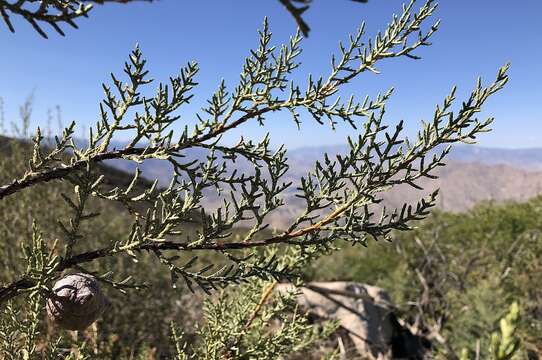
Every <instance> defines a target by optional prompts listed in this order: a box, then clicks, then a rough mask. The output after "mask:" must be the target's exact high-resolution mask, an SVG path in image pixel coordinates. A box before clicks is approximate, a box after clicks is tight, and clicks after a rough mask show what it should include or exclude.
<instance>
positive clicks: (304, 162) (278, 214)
mask: <svg viewBox="0 0 542 360" xmlns="http://www.w3.org/2000/svg"><path fill="white" fill-rule="evenodd" d="M0 140H2V141H0V145H1V144H2V143H5V140H6V138H3V139H0ZM122 146H123V144H122V143H121V142H118V143H117V142H115V143H113V144H112V147H115V148H121V147H122ZM0 148H1V147H0ZM347 150H348V148H347V147H346V146H343V145H337V146H322V147H307V148H299V149H294V150H291V151H289V152H288V163H289V165H290V170H289V171H288V173H287V174H286V176H285V181H293V182H294V185H292V186H291V187H290V189H288V190H287V191H286V192H285V194H284V198H285V202H286V204H287V206H284V207H281V208H279V209H278V210H277V211H275V212H273V213H271V214H270V216H269V222H270V223H271V225H272V226H274V227H277V228H280V227H283V226H284V224H286V223H287V222H289V221H290V220H291V219H292V218H294V217H295V216H297V215H298V214H299V213H300V212H302V210H303V209H304V203H303V201H302V199H299V198H297V197H296V196H295V193H296V186H295V184H296V183H297V181H299V178H300V177H301V176H305V175H306V174H307V172H308V171H310V170H312V169H313V167H314V163H315V161H317V160H321V159H323V154H324V153H328V154H329V155H330V156H334V155H336V154H338V153H345V152H346V151H347ZM437 150H438V149H437ZM4 152H5V149H4ZM206 156H207V151H206V150H203V149H189V150H188V151H187V152H186V158H187V161H189V160H191V159H200V160H201V161H206V160H205V159H206ZM446 162H447V166H445V167H441V168H439V169H437V172H436V174H437V175H438V176H439V178H438V179H436V180H430V179H421V180H420V181H419V182H418V185H420V186H422V187H423V188H424V190H423V191H420V190H416V189H414V188H412V187H409V186H406V185H404V186H400V187H397V188H395V189H393V190H392V191H390V192H389V193H386V194H384V196H383V198H384V203H385V205H386V206H387V207H391V208H393V207H400V206H401V205H402V204H403V203H404V202H407V203H411V204H414V203H416V202H417V201H419V200H420V198H421V197H423V196H425V195H427V194H429V193H430V192H431V191H433V190H434V189H436V188H440V190H441V191H440V196H439V200H438V204H437V206H438V207H439V208H441V209H443V210H446V211H452V212H460V211H465V210H468V209H469V208H471V207H473V206H474V205H476V204H477V203H480V202H481V201H491V200H492V201H497V202H501V201H509V200H518V201H523V200H527V199H529V198H532V197H534V196H536V195H538V194H542V148H537V149H502V148H484V147H479V146H466V145H465V146H462V145H460V146H456V147H454V148H452V151H451V152H450V154H449V156H448V158H447V161H446ZM106 164H107V165H109V166H112V167H114V168H116V169H114V168H111V167H109V166H104V167H103V171H106V172H108V174H109V175H110V177H109V178H110V179H111V182H112V183H114V184H117V185H119V184H122V185H125V184H126V183H127V182H129V181H130V180H131V175H130V174H127V173H126V172H129V173H131V172H133V170H135V168H136V167H138V166H139V167H140V169H141V170H142V171H143V176H144V177H145V178H147V179H158V180H159V182H160V184H161V185H166V184H167V183H169V181H170V180H171V167H170V165H169V164H168V163H167V162H165V161H158V160H150V161H145V162H144V163H143V164H136V163H134V162H130V161H122V160H113V161H107V162H106ZM235 166H236V167H237V169H238V170H239V171H241V172H244V173H251V172H252V171H253V167H252V165H251V164H250V163H249V162H247V161H242V160H241V161H237V162H236V164H235ZM117 169H118V170H117ZM144 184H145V182H144V181H143V182H142V183H141V185H143V186H144ZM147 184H150V183H147ZM218 205H219V202H217V199H216V197H213V196H209V197H208V198H207V199H206V200H205V202H204V204H203V206H204V207H205V208H206V209H207V210H211V209H213V208H215V207H216V206H218Z"/></svg>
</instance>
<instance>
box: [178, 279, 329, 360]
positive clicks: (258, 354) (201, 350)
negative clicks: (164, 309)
mask: <svg viewBox="0 0 542 360" xmlns="http://www.w3.org/2000/svg"><path fill="white" fill-rule="evenodd" d="M275 285H276V282H271V283H269V282H263V281H256V282H251V283H250V284H247V285H243V286H242V287H241V288H240V289H239V291H236V292H223V293H222V294H221V295H220V296H219V297H218V298H217V299H215V300H214V301H213V300H207V301H206V302H205V309H204V312H205V323H204V326H203V327H202V328H201V329H199V331H198V335H199V337H200V339H201V344H200V345H199V346H198V347H197V348H193V349H190V350H191V352H192V354H191V355H190V356H188V355H186V353H187V347H186V345H184V346H181V345H180V341H181V340H180V338H179V336H178V335H177V334H176V332H174V336H173V337H174V339H175V340H176V342H177V344H179V345H177V352H178V359H262V360H263V359H275V358H278V357H280V356H288V355H290V354H295V353H296V352H299V351H303V350H309V349H310V348H311V346H313V345H314V344H315V343H316V342H317V341H319V340H321V339H325V338H327V337H328V336H329V335H330V334H332V333H333V332H334V330H335V328H336V325H334V324H333V323H329V324H328V325H327V326H325V327H324V328H323V329H318V328H316V327H314V326H312V325H311V324H310V323H309V322H308V319H307V318H306V317H305V316H304V315H303V314H302V313H300V312H299V311H300V310H299V309H298V308H297V304H296V301H295V296H296V294H295V293H288V294H280V293H277V292H273V290H274V287H275Z"/></svg>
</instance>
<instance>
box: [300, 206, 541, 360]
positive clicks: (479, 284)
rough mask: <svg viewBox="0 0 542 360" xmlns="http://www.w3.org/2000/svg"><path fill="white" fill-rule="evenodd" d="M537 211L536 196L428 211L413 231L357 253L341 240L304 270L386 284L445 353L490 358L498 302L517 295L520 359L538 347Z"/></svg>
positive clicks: (310, 275)
mask: <svg viewBox="0 0 542 360" xmlns="http://www.w3.org/2000/svg"><path fill="white" fill-rule="evenodd" d="M541 211H542V199H541V198H535V199H532V200H530V201H528V202H526V203H507V204H503V205H496V204H492V203H487V204H483V205H479V206H477V207H476V208H474V209H473V210H471V211H469V212H468V213H466V214H449V213H441V212H435V213H434V214H433V216H431V217H430V218H428V219H426V220H424V221H423V222H421V223H420V224H418V225H419V226H418V228H417V229H415V230H414V231H412V232H409V233H399V232H398V233H395V234H394V236H393V237H394V241H393V243H371V244H369V246H368V249H367V251H363V252H360V251H358V250H357V249H355V248H351V247H344V248H343V249H342V250H341V251H339V252H337V253H335V254H332V255H330V256H328V257H325V258H321V259H319V260H318V261H317V262H315V263H314V264H313V266H312V267H311V268H312V269H311V270H310V271H308V272H307V276H308V279H309V280H311V279H317V280H332V279H334V278H340V279H344V280H353V281H358V282H364V283H370V284H376V285H379V286H381V287H383V288H385V289H387V290H388V291H389V292H390V295H391V297H392V298H393V299H394V302H395V303H396V304H397V306H398V307H399V309H400V310H401V314H402V317H403V318H404V319H405V320H407V321H408V323H409V324H411V325H412V326H414V325H416V326H415V329H416V331H418V332H419V333H421V334H425V335H430V334H433V335H436V333H437V332H438V334H440V335H441V336H442V338H443V339H445V340H446V344H442V343H441V344H439V343H438V342H436V343H435V346H436V348H437V349H440V351H441V352H443V353H445V354H447V355H446V356H448V357H450V356H451V355H450V354H454V353H455V352H456V351H457V353H458V354H459V352H460V351H459V350H460V349H466V350H465V351H466V352H467V355H468V356H471V354H475V353H476V352H477V351H476V349H475V348H479V351H478V352H479V353H480V356H482V357H481V358H490V353H489V348H490V346H491V333H493V332H494V331H497V332H498V333H500V330H499V328H500V325H499V322H500V321H501V318H503V311H504V309H506V308H508V307H509V306H510V304H511V303H514V302H516V301H517V302H518V303H519V304H521V312H522V313H523V314H524V315H523V316H521V318H519V319H517V320H515V323H514V324H515V325H514V329H515V330H514V338H515V339H518V338H519V339H522V342H521V347H520V350H519V352H518V353H517V354H516V357H517V358H525V357H526V355H525V353H526V352H527V351H531V350H532V351H537V350H536V349H540V348H542V343H541V342H540V335H539V334H540V331H541V330H542V318H540V315H539V314H540V309H541V303H540V298H541V292H540V289H541V286H542V284H541V279H540V277H539V276H538V274H539V273H540V269H541V266H542V264H541V263H540V259H541V256H542V242H541V241H540V234H541V231H542V228H541V226H540V221H539V219H540V216H541ZM343 265H344V266H343ZM515 306H517V305H514V307H515ZM477 342H479V345H478V346H477V345H476V343H477ZM538 351H539V350H538Z"/></svg>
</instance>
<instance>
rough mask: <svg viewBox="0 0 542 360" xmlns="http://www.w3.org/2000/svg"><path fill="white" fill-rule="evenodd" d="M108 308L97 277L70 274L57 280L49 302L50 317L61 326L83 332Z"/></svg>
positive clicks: (48, 311)
mask: <svg viewBox="0 0 542 360" xmlns="http://www.w3.org/2000/svg"><path fill="white" fill-rule="evenodd" d="M105 306H106V299H105V296H104V295H103V293H102V292H101V290H100V286H99V284H98V281H97V280H96V278H94V277H93V276H91V275H88V274H83V273H78V274H71V275H67V276H65V277H63V278H62V279H60V280H58V281H57V282H56V283H55V285H54V286H53V295H52V296H51V297H50V298H49V299H48V300H47V305H46V307H47V314H48V315H49V317H50V318H51V319H52V320H53V321H54V322H55V323H56V324H58V325H59V326H60V327H62V328H64V329H67V330H84V329H86V328H87V327H89V326H90V325H91V324H92V323H93V322H95V321H96V320H97V319H98V317H99V316H100V315H101V314H102V312H103V311H104V309H105Z"/></svg>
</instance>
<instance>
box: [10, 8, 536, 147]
mask: <svg viewBox="0 0 542 360" xmlns="http://www.w3.org/2000/svg"><path fill="white" fill-rule="evenodd" d="M401 3H402V2H401V1H395V0H370V1H369V3H368V4H358V3H354V2H350V1H347V0H314V4H313V6H312V7H311V9H310V10H309V11H308V12H307V13H306V14H305V19H306V20H307V22H308V23H309V24H310V25H311V27H312V29H313V30H312V32H311V36H310V37H309V38H308V39H306V40H304V42H303V48H304V52H303V55H302V58H301V60H302V62H303V65H302V67H301V68H300V69H299V70H298V74H299V75H298V77H296V78H297V79H300V80H301V79H304V78H305V75H307V74H308V73H309V72H310V73H312V74H314V75H320V74H322V75H325V74H327V72H328V69H329V59H330V55H331V54H332V53H333V52H336V50H337V43H338V41H339V40H344V39H346V36H347V34H348V33H350V32H353V31H355V29H356V28H357V27H358V26H359V24H360V23H361V22H362V21H364V20H365V21H366V22H367V35H368V36H371V37H372V36H373V34H375V32H376V31H377V30H378V29H382V28H384V26H385V24H386V23H387V22H388V21H389V20H390V18H391V14H392V13H393V12H397V11H399V10H400V6H401ZM418 3H419V4H421V3H422V2H421V1H418ZM541 15H542V1H540V0H516V1H513V2H511V1H506V2H505V1H490V0H476V1H473V0H441V1H440V6H439V10H438V11H437V14H436V17H437V18H440V19H441V20H442V25H441V29H440V31H439V32H438V33H437V34H436V35H435V36H434V38H433V46H431V47H429V48H424V49H421V50H419V51H418V54H419V55H421V56H422V57H423V59H422V60H420V61H413V60H409V59H395V60H388V61H386V62H384V63H382V65H381V67H380V70H382V74H380V75H372V74H366V75H364V76H362V77H361V78H359V79H357V80H356V81H355V82H354V83H353V85H351V86H350V87H349V88H348V89H347V90H348V92H351V93H354V94H356V95H358V96H365V95H366V94H368V95H370V96H374V95H376V93H378V92H379V91H385V90H387V89H388V88H389V87H391V86H393V87H395V89H396V91H395V94H394V96H393V97H392V99H391V100H390V102H389V106H388V113H387V114H388V116H387V121H388V122H389V123H391V124H393V123H395V122H397V121H399V120H401V119H404V120H405V121H406V124H407V133H408V135H412V134H413V133H414V131H415V130H416V129H417V127H418V124H419V120H421V119H428V118H429V117H430V116H431V114H432V111H433V109H434V105H435V104H437V103H440V102H441V101H442V99H443V98H444V96H445V95H446V94H447V93H448V91H449V90H450V88H451V86H452V85H454V84H457V85H458V86H459V92H458V95H459V96H458V99H462V98H463V97H465V96H466V94H467V93H468V91H469V90H470V89H471V88H472V86H473V85H474V83H475V80H476V78H477V76H481V77H482V78H483V79H485V80H487V81H489V80H491V79H493V77H494V75H495V73H496V71H497V69H498V68H499V66H501V65H503V64H504V63H506V62H509V61H510V62H511V63H512V69H511V71H510V76H511V80H510V83H509V86H507V88H506V89H505V90H504V91H502V92H501V93H499V94H498V95H496V96H495V97H494V98H493V99H491V100H490V101H489V102H488V103H487V106H486V108H485V111H484V113H483V114H482V115H484V116H487V115H492V116H495V117H496V122H495V125H494V131H493V132H492V133H489V134H484V135H483V136H482V138H481V141H480V144H481V145H484V146H492V147H513V148H519V147H542V106H541V103H542V90H541V87H540V86H541V84H542V66H541V65H540V64H541V63H542V61H541V58H542V46H541V43H540V35H542V29H541V27H540V20H539V19H540V16H541ZM264 16H267V17H268V18H269V21H270V25H271V29H272V31H273V33H274V35H275V41H276V43H280V42H282V41H285V40H287V39H288V36H289V35H291V34H292V33H293V32H294V31H295V23H294V22H293V20H292V18H291V17H290V16H289V14H287V13H286V12H285V11H284V9H283V8H282V6H281V5H280V4H279V2H278V1H277V0H256V1H255V0H197V1H196V0H184V1H182V0H160V1H158V2H157V3H154V4H147V3H135V4H131V5H108V6H96V8H95V9H94V10H93V12H92V14H91V17H90V18H89V19H82V20H80V21H78V24H79V25H80V29H79V30H73V29H69V28H66V35H67V36H66V37H61V36H58V35H56V34H54V33H52V32H51V33H50V39H49V40H44V39H42V38H41V37H39V35H38V34H37V33H35V32H34V31H33V30H32V29H31V28H30V26H29V25H28V24H25V23H22V22H20V21H15V22H14V24H15V26H16V30H17V32H16V34H11V33H9V32H8V31H7V29H6V28H5V27H4V26H3V24H1V26H0V44H2V47H1V49H2V50H1V51H0V69H1V70H0V97H1V98H3V100H4V103H5V113H6V118H7V120H11V119H14V118H15V117H16V114H17V111H18V106H19V105H20V104H21V103H22V102H23V101H24V99H25V98H26V97H27V96H28V95H29V94H30V93H33V94H34V98H35V111H34V122H33V125H38V124H43V123H44V122H45V119H46V117H47V116H46V114H47V110H48V109H52V108H54V107H55V106H57V105H59V106H60V107H61V109H62V117H63V119H64V121H65V122H67V121H70V120H76V121H77V122H78V123H79V124H82V125H85V126H88V125H89V124H91V123H94V121H96V119H97V114H98V102H99V100H100V99H101V96H102V90H101V83H102V82H104V81H105V82H108V81H109V78H108V76H109V73H110V72H115V73H117V74H120V73H121V70H122V64H123V62H124V60H125V59H126V57H127V55H128V54H129V52H130V50H131V49H132V48H133V47H134V45H135V44H136V43H139V44H140V46H141V48H142V50H143V52H144V55H145V57H146V58H147V59H148V64H149V69H150V70H151V73H152V76H153V77H154V78H155V79H156V80H157V81H166V80H167V79H168V76H170V75H173V74H176V73H177V72H178V70H179V68H180V66H181V65H183V64H185V63H186V62H187V61H189V60H197V61H198V62H199V64H200V68H201V71H200V74H199V77H198V80H199V82H200V86H199V87H198V88H197V90H196V92H195V93H196V98H195V101H194V103H193V104H192V105H191V106H189V107H187V108H186V109H185V111H183V115H184V117H183V119H182V120H181V122H180V125H183V126H184V124H185V123H186V122H188V123H192V121H191V119H193V114H194V113H195V112H196V111H197V110H198V108H199V107H200V106H201V104H202V103H203V101H205V99H206V98H207V97H208V96H209V95H210V94H211V93H212V91H213V90H214V89H215V88H216V86H217V85H218V82H219V81H220V79H221V78H222V77H223V78H225V79H226V81H227V83H229V84H230V85H232V86H233V85H235V80H236V78H237V75H238V72H239V69H240V67H241V65H242V61H243V57H244V56H245V54H247V51H248V49H250V48H252V47H254V46H256V44H257V33H256V30H257V29H258V28H259V27H261V24H262V20H263V18H264ZM265 131H270V132H271V134H272V136H273V138H274V139H275V140H274V143H275V144H279V143H285V144H286V145H287V146H289V147H291V148H296V147H301V146H307V145H329V144H340V143H344V141H345V137H346V136H347V135H348V134H351V133H352V130H351V129H349V128H347V127H340V128H339V129H337V131H335V132H332V131H331V130H330V129H329V128H327V127H320V126H316V125H314V124H313V122H312V121H311V119H305V121H304V125H303V127H302V129H301V132H299V131H297V129H296V127H295V126H294V124H293V123H292V121H291V120H290V118H289V117H288V115H287V114H286V113H284V114H283V115H278V116H274V117H273V118H272V119H270V121H268V122H267V125H266V128H265V129H259V128H258V127H257V126H246V127H244V128H243V129H241V132H242V133H244V134H245V136H247V135H248V136H250V137H253V138H259V137H261V136H262V135H263V134H264V132H265ZM236 135H239V133H237V134H236Z"/></svg>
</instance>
